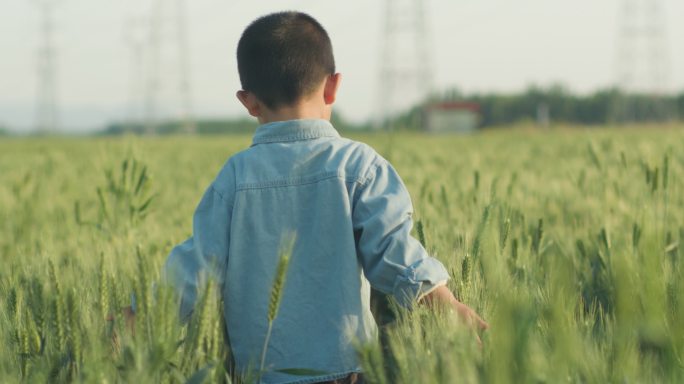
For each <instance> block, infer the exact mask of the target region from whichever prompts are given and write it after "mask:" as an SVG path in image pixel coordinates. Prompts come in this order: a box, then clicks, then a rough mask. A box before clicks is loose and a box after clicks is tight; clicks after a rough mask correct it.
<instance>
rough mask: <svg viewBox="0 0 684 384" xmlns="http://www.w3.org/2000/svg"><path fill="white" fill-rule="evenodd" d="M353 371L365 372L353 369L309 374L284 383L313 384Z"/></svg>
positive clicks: (335, 378) (343, 375)
mask: <svg viewBox="0 0 684 384" xmlns="http://www.w3.org/2000/svg"><path fill="white" fill-rule="evenodd" d="M352 373H363V372H362V371H361V370H360V369H353V370H350V371H345V372H339V373H331V374H327V375H322V376H309V377H307V378H306V379H301V380H295V381H285V382H284V383H283V384H313V383H319V382H322V381H330V380H337V379H341V378H343V377H346V376H348V375H350V374H352Z"/></svg>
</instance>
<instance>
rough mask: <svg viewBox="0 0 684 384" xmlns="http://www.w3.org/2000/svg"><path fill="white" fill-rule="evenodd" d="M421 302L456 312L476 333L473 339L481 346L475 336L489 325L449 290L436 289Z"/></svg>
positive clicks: (478, 337)
mask: <svg viewBox="0 0 684 384" xmlns="http://www.w3.org/2000/svg"><path fill="white" fill-rule="evenodd" d="M421 301H422V302H426V303H427V304H428V305H434V304H435V303H437V304H441V305H446V306H448V307H449V308H451V309H453V310H454V311H456V313H457V314H458V316H459V317H460V318H461V320H462V321H463V322H464V323H465V324H466V325H467V326H469V327H470V328H471V329H473V330H474V331H476V333H475V337H476V338H477V343H478V344H479V345H480V346H482V340H480V336H479V335H478V334H477V331H484V330H486V329H488V328H489V324H487V322H486V321H484V320H482V318H481V317H480V316H479V315H478V314H477V313H475V311H473V310H472V309H471V308H470V307H468V306H467V305H465V304H463V303H461V302H460V301H458V300H457V299H456V298H455V297H454V294H453V293H451V291H450V290H449V288H447V287H446V286H444V285H443V286H441V287H438V288H436V289H435V290H434V291H432V292H430V293H429V294H427V295H425V297H424V298H423V300H421Z"/></svg>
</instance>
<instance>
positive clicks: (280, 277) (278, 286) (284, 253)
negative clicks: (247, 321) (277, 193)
mask: <svg viewBox="0 0 684 384" xmlns="http://www.w3.org/2000/svg"><path fill="white" fill-rule="evenodd" d="M295 237H296V236H295V234H294V233H289V234H286V235H285V236H284V237H283V240H282V241H281V243H280V251H279V252H278V253H279V256H280V257H279V260H278V266H277V267H276V273H275V276H274V278H273V285H272V286H271V299H270V301H269V303H268V329H267V330H266V337H265V338H264V346H263V348H262V349H261V364H260V367H259V377H258V379H257V382H259V383H260V382H261V375H262V374H263V372H264V364H265V363H266V351H267V350H268V341H269V340H270V339H271V332H272V331H273V320H275V318H276V316H277V315H278V308H280V299H281V298H282V297H283V289H284V288H285V277H286V276H287V268H288V267H289V266H290V259H291V258H292V250H293V249H294V243H295Z"/></svg>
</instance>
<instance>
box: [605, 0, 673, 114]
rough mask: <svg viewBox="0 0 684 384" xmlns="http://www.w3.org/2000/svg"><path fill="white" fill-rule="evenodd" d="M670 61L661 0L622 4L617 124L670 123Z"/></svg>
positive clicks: (625, 2) (618, 62) (641, 0)
mask: <svg viewBox="0 0 684 384" xmlns="http://www.w3.org/2000/svg"><path fill="white" fill-rule="evenodd" d="M669 63H670V61H669V52H668V45H667V31H666V20H665V11H664V9H663V2H662V0H622V2H621V9H620V19H619V35H618V55H617V76H618V79H617V82H618V88H619V90H620V93H621V96H620V98H619V101H618V105H617V108H616V111H615V112H616V118H617V121H618V122H624V123H629V122H636V121H640V120H644V119H649V118H651V119H653V118H655V119H658V120H669V119H671V118H673V117H674V116H673V113H674V109H673V108H672V105H671V103H670V102H669V101H668V93H669V91H670V89H669V81H670V64H669Z"/></svg>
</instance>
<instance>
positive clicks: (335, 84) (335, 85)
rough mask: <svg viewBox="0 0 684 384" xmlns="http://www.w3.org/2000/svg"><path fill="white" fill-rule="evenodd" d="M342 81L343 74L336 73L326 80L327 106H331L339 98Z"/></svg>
mask: <svg viewBox="0 0 684 384" xmlns="http://www.w3.org/2000/svg"><path fill="white" fill-rule="evenodd" d="M340 81H342V74H340V73H334V74H332V75H329V76H328V77H326V78H325V86H324V88H323V100H324V101H325V104H327V105H330V104H333V103H334V102H335V99H336V98H337V90H338V89H339V87H340Z"/></svg>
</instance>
